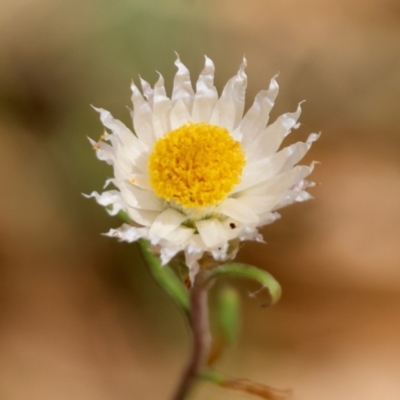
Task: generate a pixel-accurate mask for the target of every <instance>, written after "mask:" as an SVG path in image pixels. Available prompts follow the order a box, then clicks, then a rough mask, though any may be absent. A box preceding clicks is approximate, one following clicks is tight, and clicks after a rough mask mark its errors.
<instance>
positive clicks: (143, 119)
mask: <svg viewBox="0 0 400 400" xmlns="http://www.w3.org/2000/svg"><path fill="white" fill-rule="evenodd" d="M142 85H143V83H142ZM131 90H132V103H133V113H132V119H133V127H134V128H135V133H136V135H137V137H138V138H139V139H140V140H141V141H142V142H143V143H144V144H145V145H146V146H147V148H150V147H151V146H152V144H153V142H154V140H155V136H154V132H153V110H152V109H151V107H150V105H149V104H148V102H147V101H146V100H145V99H144V98H143V96H142V94H141V93H140V90H139V89H138V88H137V86H136V85H135V84H134V83H132V85H131Z"/></svg>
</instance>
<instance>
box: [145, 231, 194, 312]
mask: <svg viewBox="0 0 400 400" xmlns="http://www.w3.org/2000/svg"><path fill="white" fill-rule="evenodd" d="M139 244H140V248H141V249H142V253H143V256H144V259H145V261H146V263H147V265H148V266H149V269H150V272H151V274H152V275H153V277H154V279H155V280H156V281H157V282H158V283H159V284H160V286H161V287H162V288H163V289H164V290H165V291H166V292H167V293H168V294H169V295H170V296H171V297H172V299H173V300H174V301H175V303H176V304H177V305H178V306H180V307H181V308H182V309H183V310H184V311H185V313H187V314H188V313H189V293H188V290H187V289H186V287H185V285H184V284H183V283H182V282H181V281H180V280H179V278H178V277H177V276H176V274H175V272H174V271H173V270H172V269H171V267H170V266H169V265H164V266H163V265H161V261H160V259H159V258H158V257H157V256H155V255H154V254H153V253H152V252H151V251H150V250H149V247H150V243H149V242H148V241H147V240H144V239H141V240H139Z"/></svg>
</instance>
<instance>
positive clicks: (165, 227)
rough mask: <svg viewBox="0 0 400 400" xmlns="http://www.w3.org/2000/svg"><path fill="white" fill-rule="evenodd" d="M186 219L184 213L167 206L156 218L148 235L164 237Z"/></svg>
mask: <svg viewBox="0 0 400 400" xmlns="http://www.w3.org/2000/svg"><path fill="white" fill-rule="evenodd" d="M186 219H187V217H186V216H185V215H183V214H181V213H180V212H178V211H176V210H174V209H172V208H168V209H167V210H165V211H163V212H162V213H161V214H160V215H159V216H158V217H157V218H156V220H155V221H154V223H153V225H152V226H151V228H150V235H151V236H153V235H156V236H158V237H160V238H165V237H167V236H168V235H169V234H170V233H171V232H172V231H173V230H175V229H176V228H177V227H178V226H179V225H180V224H182V222H184V221H185V220H186Z"/></svg>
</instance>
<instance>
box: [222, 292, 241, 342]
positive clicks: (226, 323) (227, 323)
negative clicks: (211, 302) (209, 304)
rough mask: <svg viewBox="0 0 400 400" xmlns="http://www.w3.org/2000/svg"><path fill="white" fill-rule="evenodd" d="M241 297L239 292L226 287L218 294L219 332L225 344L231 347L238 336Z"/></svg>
mask: <svg viewBox="0 0 400 400" xmlns="http://www.w3.org/2000/svg"><path fill="white" fill-rule="evenodd" d="M239 322H240V297H239V294H238V292H237V291H236V290H235V289H233V288H231V287H225V288H222V289H221V290H220V292H219V293H218V330H219V332H220V334H221V336H222V339H223V341H224V343H225V344H227V345H231V344H232V343H233V342H234V341H235V339H236V337H237V334H238V330H239Z"/></svg>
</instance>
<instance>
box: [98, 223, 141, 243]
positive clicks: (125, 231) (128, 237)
mask: <svg viewBox="0 0 400 400" xmlns="http://www.w3.org/2000/svg"><path fill="white" fill-rule="evenodd" d="M147 233H148V228H136V227H134V226H131V225H128V224H123V225H122V226H121V227H120V228H118V229H110V230H109V231H108V232H107V233H105V234H104V236H110V237H116V238H118V239H119V240H122V241H124V242H129V243H132V242H136V241H137V240H138V239H141V238H143V237H146V236H147Z"/></svg>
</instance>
